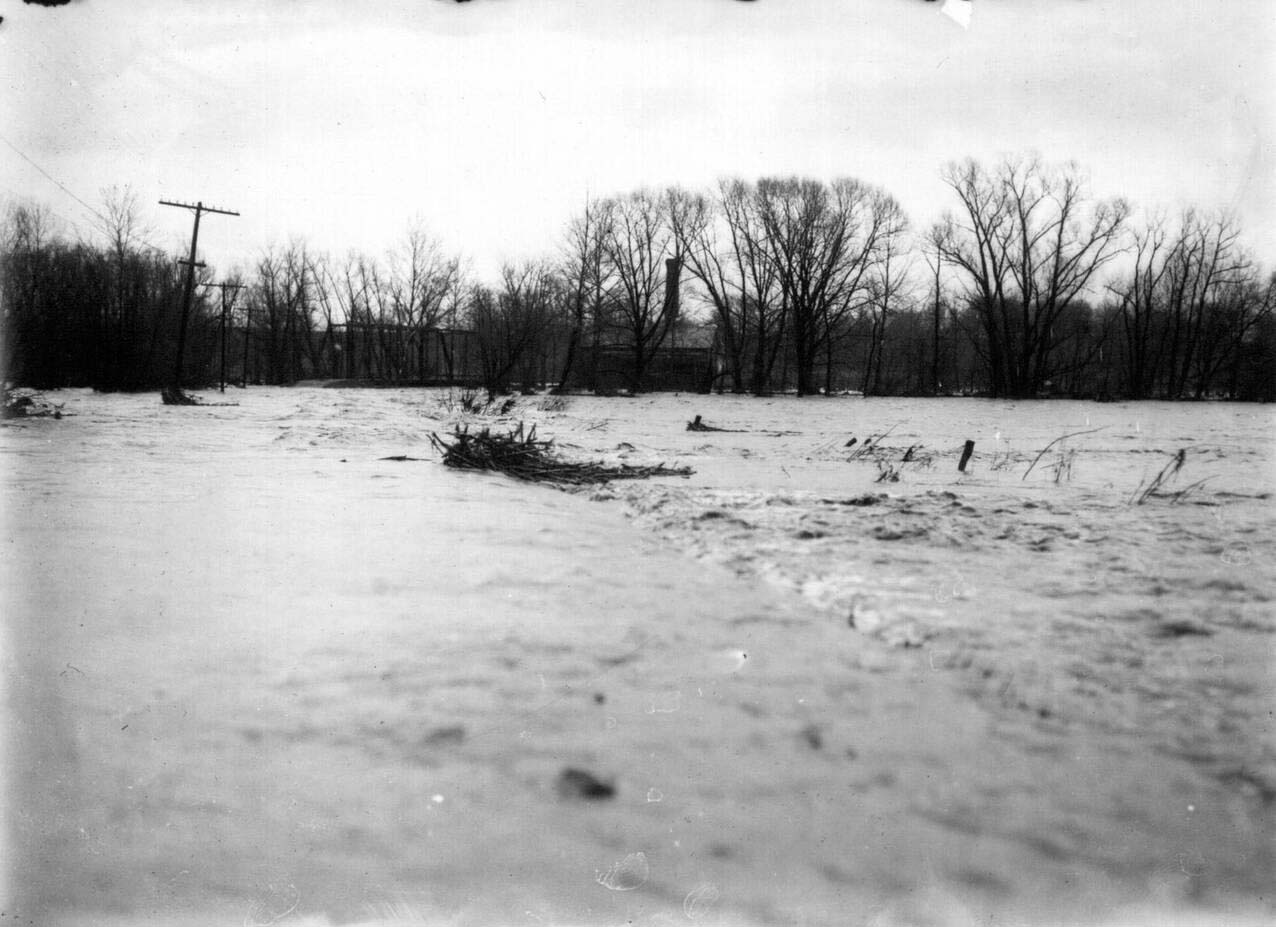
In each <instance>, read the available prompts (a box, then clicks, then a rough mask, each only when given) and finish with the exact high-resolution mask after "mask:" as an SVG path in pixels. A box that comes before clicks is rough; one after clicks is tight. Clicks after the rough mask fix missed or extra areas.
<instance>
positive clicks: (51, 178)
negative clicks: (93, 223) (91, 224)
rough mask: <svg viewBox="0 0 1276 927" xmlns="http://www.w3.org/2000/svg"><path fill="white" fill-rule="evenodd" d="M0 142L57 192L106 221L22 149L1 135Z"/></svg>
mask: <svg viewBox="0 0 1276 927" xmlns="http://www.w3.org/2000/svg"><path fill="white" fill-rule="evenodd" d="M0 142H4V143H5V144H6V145H8V146H9V147H10V148H11V149H12V150H13V152H14V154H16V155H17V156H18V157H19V158H21V159H22V160H23V161H26V162H27V163H28V164H30V165H31V166H32V167H34V168H35V169H36V170H37V171H39V172H40V173H41V174H42V175H44V177H45V179H46V180H48V181H49V183H51V184H53V185H54V186H55V187H57V188H58V189H59V190H61V191H62V192H63V193H65V194H66V195H67V196H69V197H71V199H73V200H75V201H76V202H77V203H79V204H80V205H81V206H83V207H84V208H85V209H87V210H88V211H89V212H90V213H92V214H93V215H95V216H97V217H98V219H99V220H101V221H102V222H107V221H108V220H107V218H106V216H104V215H102V214H101V213H100V212H98V211H97V210H96V209H94V208H93V207H92V206H90V205H89V204H88V203H86V202H84V200H82V199H80V198H79V197H78V196H76V195H75V194H74V193H72V192H71V191H70V190H68V189H67V188H66V187H65V186H64V185H63V184H62V183H61V182H60V181H59V180H58V179H57V178H56V177H54V176H53V175H52V174H50V173H49V172H48V171H46V170H45V169H44V168H42V167H41V166H40V165H39V164H36V163H35V161H34V160H32V158H31V157H30V156H29V155H27V154H26V153H25V152H24V151H22V149H20V148H19V147H18V146H17V145H15V144H13V142H11V141H9V140H8V139H7V138H5V137H4V136H3V135H0Z"/></svg>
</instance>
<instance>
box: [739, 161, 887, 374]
mask: <svg viewBox="0 0 1276 927" xmlns="http://www.w3.org/2000/svg"><path fill="white" fill-rule="evenodd" d="M757 200H758V211H759V216H760V218H761V221H762V227H763V228H764V229H765V231H766V241H767V250H768V255H769V257H770V260H771V261H772V263H773V265H774V267H775V273H776V276H777V279H778V281H779V284H780V290H781V294H782V300H783V302H784V305H785V308H786V309H787V311H788V314H789V320H790V327H791V331H792V340H793V349H794V355H795V356H794V360H795V363H796V372H797V391H798V395H799V396H806V395H810V394H812V393H815V392H818V389H817V387H816V384H815V366H816V362H817V360H818V358H819V355H820V353H821V351H823V352H824V354H825V361H826V368H825V370H826V374H825V386H826V388H827V386H828V385H829V381H830V379H831V376H832V353H833V347H834V345H833V341H834V337H835V335H836V333H837V332H838V330H839V328H840V326H841V324H842V322H843V321H844V320H845V319H846V318H847V317H848V316H849V314H850V313H852V312H853V311H855V310H856V309H858V308H859V307H860V306H861V305H862V304H863V303H864V301H865V300H866V299H867V298H868V294H867V283H868V279H869V278H868V274H869V271H870V269H871V268H873V267H874V266H875V264H876V263H877V261H878V259H879V257H880V252H881V248H882V246H883V243H884V240H885V239H886V238H888V237H890V236H893V235H896V234H900V233H902V231H903V229H904V214H903V210H902V209H900V207H899V204H898V203H896V201H895V200H894V199H893V198H892V197H891V196H890V195H889V194H887V193H885V192H883V191H881V190H878V189H875V188H873V187H870V186H868V185H866V184H864V183H861V182H860V181H858V180H852V179H848V178H843V179H839V180H835V181H834V182H833V183H832V184H829V185H827V186H826V185H824V184H822V183H820V182H818V181H815V180H806V179H800V178H796V177H793V178H787V179H764V180H762V181H760V182H759V183H758V187H757Z"/></svg>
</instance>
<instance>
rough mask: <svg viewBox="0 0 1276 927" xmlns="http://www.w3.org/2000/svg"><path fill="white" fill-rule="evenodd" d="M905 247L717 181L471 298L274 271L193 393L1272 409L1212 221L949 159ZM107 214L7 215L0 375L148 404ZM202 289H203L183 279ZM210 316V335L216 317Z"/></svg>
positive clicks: (771, 185)
mask: <svg viewBox="0 0 1276 927" xmlns="http://www.w3.org/2000/svg"><path fill="white" fill-rule="evenodd" d="M943 177H944V180H945V181H946V183H947V184H948V186H949V187H950V188H951V190H952V192H953V194H954V203H955V205H954V208H953V209H952V210H951V211H950V212H949V213H947V214H946V215H944V216H943V217H942V219H941V220H940V221H939V222H937V223H935V224H934V225H932V226H930V227H929V228H926V229H921V230H918V229H914V228H912V227H911V226H910V224H909V221H908V218H907V216H906V215H905V213H904V211H903V209H902V208H901V207H900V205H899V203H898V202H897V201H896V200H895V199H894V198H893V197H892V196H891V195H890V194H889V193H887V192H886V191H884V190H881V189H879V188H877V187H874V186H871V185H869V184H866V183H863V182H861V181H858V180H854V179H849V178H844V179H838V180H834V181H832V182H829V183H825V182H820V181H816V180H810V179H804V178H764V179H762V180H758V181H756V182H749V181H744V180H738V179H731V180H724V181H721V182H720V183H719V184H718V185H717V186H716V187H715V188H713V189H712V190H704V191H687V190H683V189H679V188H669V189H665V190H660V191H653V190H645V189H644V190H639V191H636V192H633V193H630V194H628V195H624V196H617V197H612V198H609V199H602V200H595V201H591V202H589V203H587V204H586V205H585V207H584V209H582V210H581V211H580V212H579V213H578V214H577V215H576V216H575V217H573V218H572V219H571V221H570V222H569V223H568V226H567V228H566V230H565V234H564V235H563V239H562V242H561V243H560V245H559V247H558V248H557V250H556V251H555V253H554V254H553V255H552V256H551V257H547V258H545V259H542V260H537V261H528V262H523V263H520V264H518V265H507V266H505V267H504V268H502V271H501V273H500V275H499V279H497V280H495V281H476V280H473V279H472V278H471V275H470V274H469V273H468V272H467V270H466V264H465V262H464V261H463V260H462V259H461V258H460V257H459V256H457V255H453V254H449V253H447V252H446V250H445V249H444V248H443V247H442V246H441V245H440V244H439V242H438V241H436V240H435V239H433V238H431V237H430V236H429V235H428V234H427V233H426V232H425V231H424V229H423V228H421V227H420V226H414V227H412V228H411V229H409V231H408V233H407V234H406V235H405V236H404V238H403V239H402V240H401V242H400V244H399V245H398V246H397V247H396V248H394V249H392V250H391V251H390V252H388V253H387V254H385V255H382V256H371V255H367V254H362V253H358V252H352V253H350V254H348V255H346V256H345V257H344V258H340V259H334V258H332V257H330V256H328V255H320V254H315V253H313V252H312V251H311V250H310V249H308V248H307V246H306V245H305V243H304V242H300V241H294V242H291V243H289V244H288V245H287V246H284V247H273V248H270V249H268V250H266V251H265V252H264V253H263V254H261V256H260V257H259V258H258V259H257V260H256V262H255V264H254V266H252V267H250V268H247V269H242V270H240V271H238V272H236V273H235V274H233V275H231V278H230V281H231V282H233V283H237V284H242V287H241V288H240V289H231V290H227V291H225V292H226V294H227V295H226V296H225V298H224V299H223V295H222V293H221V291H218V290H213V289H209V288H204V287H202V286H201V287H198V288H197V292H198V294H199V295H198V297H197V299H196V302H195V305H194V307H193V312H192V317H191V319H190V324H189V329H188V333H187V347H186V358H185V369H186V370H187V371H188V373H187V380H188V382H189V383H191V384H193V385H203V386H207V385H211V384H214V383H216V382H217V381H218V379H219V377H220V375H221V372H222V364H223V363H224V364H225V372H226V377H227V379H228V380H229V381H230V382H233V383H272V384H282V383H292V382H296V381H298V380H301V379H307V378H325V379H332V378H337V379H357V380H365V381H372V382H378V383H388V384H394V383H398V384H407V383H429V382H453V383H455V382H462V383H467V384H470V385H475V386H479V385H481V386H485V387H486V388H487V389H488V390H490V391H492V392H494V393H495V392H503V391H507V390H510V389H516V388H522V389H536V388H547V387H548V388H563V389H591V390H596V391H609V390H615V389H625V390H634V391H638V390H643V389H659V388H684V389H687V388H699V389H705V390H709V389H719V390H727V391H734V392H749V393H755V394H759V395H764V394H769V393H774V392H779V391H796V392H797V393H798V394H799V395H814V394H819V393H826V394H828V393H839V392H847V391H858V392H862V393H864V394H866V395H953V394H959V395H990V396H1002V397H1036V396H1068V397H1079V398H1134V399H1144V398H1159V399H1183V398H1194V399H1202V398H1230V399H1243V400H1263V401H1270V400H1272V399H1273V398H1276V377H1273V371H1274V370H1276V317H1274V316H1273V305H1274V302H1276V275H1264V274H1263V272H1262V271H1261V270H1260V268H1259V266H1258V264H1257V263H1256V262H1255V261H1254V259H1253V258H1252V257H1251V255H1250V254H1249V253H1248V252H1247V251H1246V249H1245V248H1244V246H1243V244H1242V241H1241V237H1242V236H1241V229H1240V228H1239V227H1238V225H1237V223H1236V221H1235V219H1234V218H1232V217H1231V216H1229V215H1227V214H1221V213H1220V214H1213V213H1205V212H1201V211H1198V210H1194V209H1187V210H1184V211H1183V212H1182V213H1181V214H1179V215H1177V216H1175V217H1172V218H1171V217H1168V216H1164V215H1155V216H1151V217H1145V218H1136V217H1135V216H1134V215H1133V213H1132V210H1131V208H1130V206H1129V205H1128V204H1127V203H1126V202H1124V201H1123V200H1120V199H1101V198H1097V197H1095V196H1093V195H1092V194H1091V193H1090V192H1089V190H1088V189H1087V186H1086V184H1085V182H1084V179H1083V176H1082V174H1081V172H1080V171H1079V170H1078V169H1077V168H1076V167H1075V166H1073V165H1070V164H1068V165H1061V166H1055V165H1048V164H1044V163H1042V162H1041V161H1039V160H1037V159H1035V158H1019V159H1006V160H1004V161H1002V162H1000V163H998V164H996V165H993V166H991V167H988V166H985V165H983V164H980V163H978V162H975V161H970V160H968V161H965V162H960V163H954V164H950V165H949V166H948V167H947V168H946V169H945V171H944V174H943ZM138 217H139V208H138V204H137V201H136V198H135V197H134V196H133V195H132V194H131V193H129V192H127V191H125V192H123V193H121V192H119V191H112V192H110V193H108V194H107V195H106V196H105V202H104V208H103V210H102V212H101V214H100V216H99V219H100V220H101V221H100V224H99V226H98V227H97V228H96V229H95V232H96V234H94V235H93V236H92V238H91V239H90V240H87V241H85V240H79V241H71V240H69V239H67V238H66V237H65V236H64V235H62V234H59V233H58V232H57V231H56V229H55V224H54V223H53V221H52V220H51V217H50V214H49V213H48V211H47V210H44V209H42V208H40V207H38V206H32V205H17V206H13V207H11V208H10V209H9V210H8V212H7V215H6V216H5V219H4V226H3V230H2V231H3V240H2V242H0V244H2V246H3V247H2V250H0V260H2V261H3V281H2V283H3V299H4V314H3V357H2V361H3V365H4V377H5V378H6V380H8V381H11V382H15V383H18V384H23V385H29V386H35V387H41V388H50V387H58V386H91V387H94V388H97V389H105V390H109V389H128V390H136V389H151V388H157V387H159V386H161V385H163V384H165V383H167V382H169V377H170V374H171V371H172V370H173V368H174V364H175V361H176V350H177V348H176V345H177V330H178V325H179V321H180V320H179V314H180V306H181V279H182V278H181V273H179V270H180V268H179V266H178V265H177V263H176V256H175V255H166V254H163V253H161V252H159V251H158V250H156V249H154V248H152V247H150V246H148V245H146V244H145V243H144V239H145V234H144V231H143V230H142V229H141V226H140V221H139V218H138ZM199 273H200V278H199V282H200V283H207V282H212V280H213V279H214V275H213V271H212V270H210V269H208V268H204V269H201V270H200V272H199ZM223 310H225V316H226V319H225V322H226V324H225V326H224V327H223V325H222V315H223Z"/></svg>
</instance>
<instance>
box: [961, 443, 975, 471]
mask: <svg viewBox="0 0 1276 927" xmlns="http://www.w3.org/2000/svg"><path fill="white" fill-rule="evenodd" d="M973 453H975V442H974V441H967V442H966V446H965V447H964V448H962V452H961V463H959V464H957V469H958V470H960V471H961V472H962V473H965V472H966V463H967V462H968V461H969V460H970V455H971V454H973Z"/></svg>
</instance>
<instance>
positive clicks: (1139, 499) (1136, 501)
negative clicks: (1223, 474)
mask: <svg viewBox="0 0 1276 927" xmlns="http://www.w3.org/2000/svg"><path fill="white" fill-rule="evenodd" d="M1186 462H1187V448H1180V449H1179V452H1178V453H1177V454H1175V455H1174V456H1173V457H1172V458H1171V459H1170V462H1169V463H1167V464H1166V465H1165V466H1164V467H1162V468H1161V472H1160V473H1158V474H1157V475H1156V476H1154V477H1152V479H1151V480H1148V481H1146V482H1142V483H1139V488H1138V489H1136V490H1135V491H1134V495H1132V496H1131V497H1130V504H1131V505H1142V504H1143V503H1144V502H1146V501H1147V500H1148V499H1169V500H1171V501H1172V502H1176V503H1177V502H1182V501H1183V500H1184V499H1185V498H1186V497H1187V496H1188V495H1189V494H1190V493H1191V492H1193V491H1194V490H1197V489H1199V488H1200V487H1201V486H1203V485H1204V484H1205V482H1206V480H1208V479H1209V477H1206V478H1205V479H1203V480H1197V481H1196V482H1195V483H1191V484H1189V485H1187V486H1184V487H1183V488H1182V489H1176V490H1172V491H1171V490H1166V489H1165V486H1166V485H1167V484H1168V483H1170V482H1171V481H1172V480H1173V479H1174V477H1176V476H1178V475H1179V472H1180V471H1181V470H1182V469H1183V465H1184V464H1185V463H1186Z"/></svg>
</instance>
